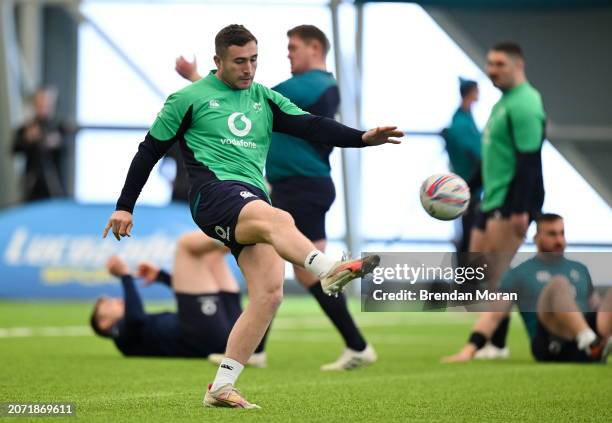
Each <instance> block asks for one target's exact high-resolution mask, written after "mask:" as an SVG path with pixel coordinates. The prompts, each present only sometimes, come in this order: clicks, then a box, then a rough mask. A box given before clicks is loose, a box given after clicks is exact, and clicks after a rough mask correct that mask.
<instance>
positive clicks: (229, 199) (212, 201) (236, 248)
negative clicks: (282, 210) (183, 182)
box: [189, 181, 269, 260]
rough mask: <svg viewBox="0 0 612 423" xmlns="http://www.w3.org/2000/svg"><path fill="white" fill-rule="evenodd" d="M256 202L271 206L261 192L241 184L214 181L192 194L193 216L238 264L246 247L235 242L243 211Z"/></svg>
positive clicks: (204, 230)
mask: <svg viewBox="0 0 612 423" xmlns="http://www.w3.org/2000/svg"><path fill="white" fill-rule="evenodd" d="M254 200H263V201H265V202H267V203H269V200H268V197H267V195H266V193H264V192H263V191H262V190H261V189H259V188H257V187H255V186H253V185H251V184H248V183H246V182H239V181H215V182H213V183H210V184H207V185H205V186H203V187H202V188H200V189H199V190H197V191H195V192H193V193H191V195H190V202H189V203H190V205H191V216H192V217H193V220H194V221H195V223H196V224H197V225H198V226H199V227H200V229H202V231H203V232H204V233H205V234H206V235H208V236H209V237H211V238H214V239H216V240H218V241H221V242H222V243H223V244H224V245H225V246H226V247H228V248H229V249H230V250H231V252H232V254H233V255H234V257H235V258H236V260H238V256H239V255H240V252H241V251H242V249H243V248H244V247H246V246H247V245H243V244H240V243H238V241H236V235H235V234H236V224H237V223H238V215H240V211H241V210H242V208H243V207H244V206H245V205H247V204H248V203H250V202H251V201H254Z"/></svg>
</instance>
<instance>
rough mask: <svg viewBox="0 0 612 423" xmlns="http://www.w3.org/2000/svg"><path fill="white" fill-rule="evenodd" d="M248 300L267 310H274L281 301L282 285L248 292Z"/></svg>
mask: <svg viewBox="0 0 612 423" xmlns="http://www.w3.org/2000/svg"><path fill="white" fill-rule="evenodd" d="M249 301H250V302H252V303H253V304H256V305H257V306H258V307H259V308H264V309H266V310H267V311H268V312H272V313H274V312H276V310H277V309H278V307H279V306H280V305H281V303H282V302H283V287H282V285H281V286H271V287H269V288H267V289H265V290H262V291H260V292H258V293H249Z"/></svg>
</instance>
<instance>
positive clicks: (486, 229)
mask: <svg viewBox="0 0 612 423" xmlns="http://www.w3.org/2000/svg"><path fill="white" fill-rule="evenodd" d="M486 71H487V74H488V76H489V78H490V79H491V82H492V83H493V85H495V86H496V87H497V88H499V89H500V90H501V91H502V93H503V95H502V97H501V98H500V100H499V101H498V102H497V103H496V104H495V106H494V107H493V110H492V111H491V116H490V117H489V120H488V122H487V125H486V127H485V129H484V132H483V135H482V183H483V191H484V195H483V200H482V203H481V206H480V208H481V213H480V214H479V216H477V217H476V223H475V228H474V230H473V231H472V236H471V245H470V251H473V252H485V253H491V254H488V255H487V263H488V269H489V275H488V280H489V282H490V284H491V287H492V288H495V287H497V283H498V281H499V278H500V277H501V275H502V274H503V273H504V272H505V271H506V270H507V269H508V266H509V265H510V262H511V261H512V258H513V257H514V255H515V254H516V252H517V251H518V249H519V247H520V246H521V244H522V243H523V240H524V238H525V235H526V233H527V229H528V227H529V224H530V222H531V221H533V220H534V219H535V218H536V217H537V216H538V215H539V214H540V211H541V209H542V204H543V203H544V182H543V179H542V159H541V150H542V142H543V140H544V136H545V134H544V129H545V124H546V114H545V112H544V106H543V104H542V98H541V96H540V94H539V93H538V91H537V90H536V89H535V88H534V87H533V86H532V85H531V84H530V83H529V82H528V81H527V78H526V76H525V60H524V57H523V52H522V50H521V47H520V46H519V45H518V44H515V43H512V42H504V43H499V44H496V45H495V46H493V47H492V48H491V49H490V50H489V53H488V55H487V64H486ZM509 322H510V320H509V318H507V319H504V320H503V321H502V322H500V326H499V328H498V329H497V330H496V332H495V335H494V336H493V338H492V344H493V346H488V348H487V349H488V350H489V351H488V354H487V355H488V356H489V357H506V356H507V355H508V351H507V349H505V344H506V335H507V332H508V325H509Z"/></svg>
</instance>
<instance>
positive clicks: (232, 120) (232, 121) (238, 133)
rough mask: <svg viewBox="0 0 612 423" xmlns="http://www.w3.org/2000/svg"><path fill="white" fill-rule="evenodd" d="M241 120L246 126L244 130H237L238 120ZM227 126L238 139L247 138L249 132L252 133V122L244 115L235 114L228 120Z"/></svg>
mask: <svg viewBox="0 0 612 423" xmlns="http://www.w3.org/2000/svg"><path fill="white" fill-rule="evenodd" d="M238 118H240V120H241V121H242V123H243V124H244V129H238V128H236V119H238ZM227 126H228V128H229V130H230V131H231V133H232V134H234V135H236V136H237V137H245V136H246V135H247V134H248V133H249V132H251V126H252V123H251V120H250V119H249V118H248V117H246V116H245V115H244V113H240V112H234V113H232V114H231V115H230V117H229V118H227Z"/></svg>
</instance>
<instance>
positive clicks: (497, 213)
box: [474, 193, 542, 231]
mask: <svg viewBox="0 0 612 423" xmlns="http://www.w3.org/2000/svg"><path fill="white" fill-rule="evenodd" d="M512 204H513V201H512V195H511V193H508V195H507V196H506V199H505V200H504V204H502V205H501V206H500V207H496V208H494V209H492V210H489V211H486V212H485V211H482V209H481V208H478V210H477V211H476V212H475V217H474V227H475V228H478V229H480V230H481V231H484V230H486V228H487V220H489V219H509V218H510V215H512V214H513V213H517V212H516V211H515V210H513V207H512ZM480 206H481V207H482V203H481V204H480ZM541 210H542V204H530V205H529V223H530V224H531V222H533V221H534V220H536V219H537V218H538V216H539V215H540V214H541Z"/></svg>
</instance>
